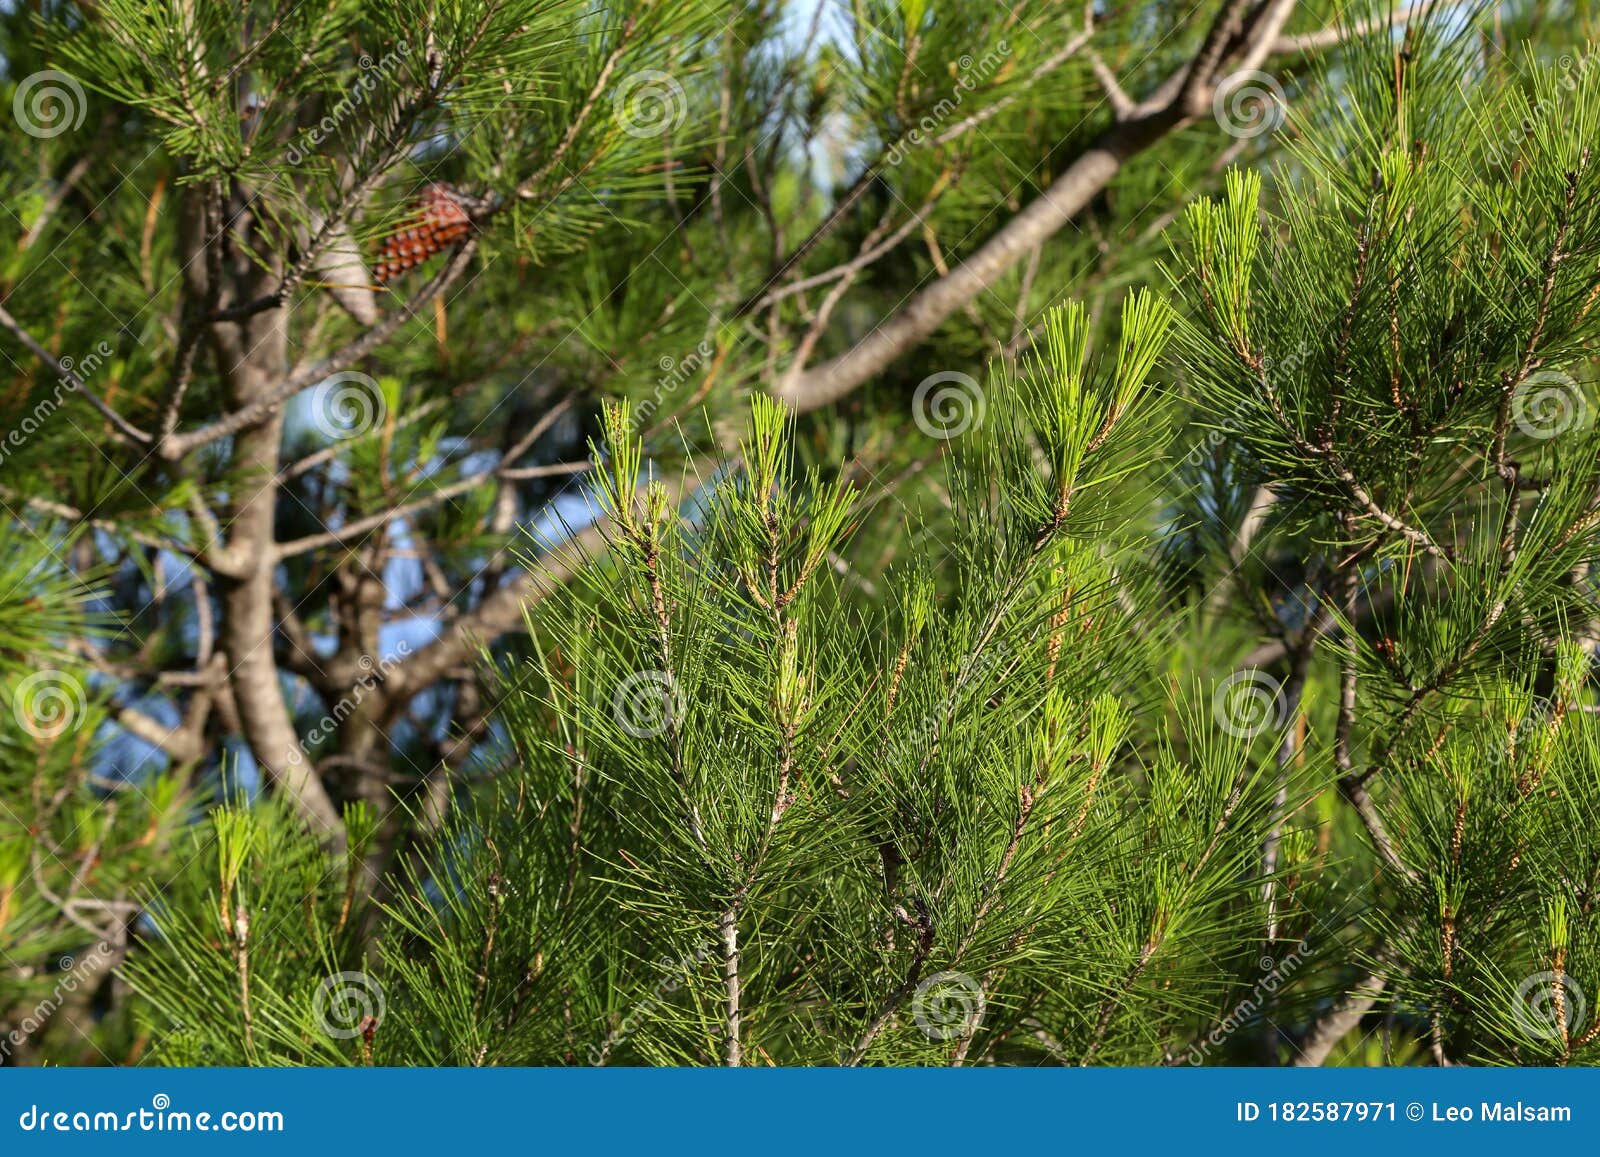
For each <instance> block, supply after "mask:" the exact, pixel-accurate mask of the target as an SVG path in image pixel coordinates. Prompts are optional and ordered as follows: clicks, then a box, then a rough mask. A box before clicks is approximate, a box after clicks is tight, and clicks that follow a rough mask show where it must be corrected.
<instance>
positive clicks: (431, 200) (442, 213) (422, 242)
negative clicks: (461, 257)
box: [373, 183, 473, 284]
mask: <svg viewBox="0 0 1600 1157" xmlns="http://www.w3.org/2000/svg"><path fill="white" fill-rule="evenodd" d="M472 206H473V200H472V199H471V198H470V197H467V196H466V195H464V194H462V193H459V192H457V191H456V190H455V189H452V188H451V187H450V186H449V185H444V184H439V183H434V184H432V185H429V186H428V187H427V188H426V189H424V190H423V191H422V195H421V197H419V198H418V207H417V215H416V217H415V218H414V219H413V220H412V223H411V224H410V225H408V226H406V227H405V228H404V229H402V230H400V231H399V232H398V233H394V234H391V235H390V236H388V237H385V238H384V240H383V248H382V249H380V250H379V252H378V262H377V264H376V265H375V266H374V267H373V275H374V276H375V277H377V279H378V281H379V283H380V284H381V283H387V282H389V281H391V280H393V279H394V278H396V277H399V276H400V275H401V274H402V273H407V272H409V271H410V270H413V269H415V268H416V267H417V266H419V265H421V264H422V263H423V262H424V261H426V260H427V259H428V258H430V257H432V256H433V255H434V254H435V253H439V252H441V251H443V250H445V249H448V248H450V247H451V246H452V245H456V244H459V243H460V242H461V241H464V240H465V239H466V237H467V234H469V233H471V232H472V218H471V217H470V216H468V209H469V208H471V207H472Z"/></svg>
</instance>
